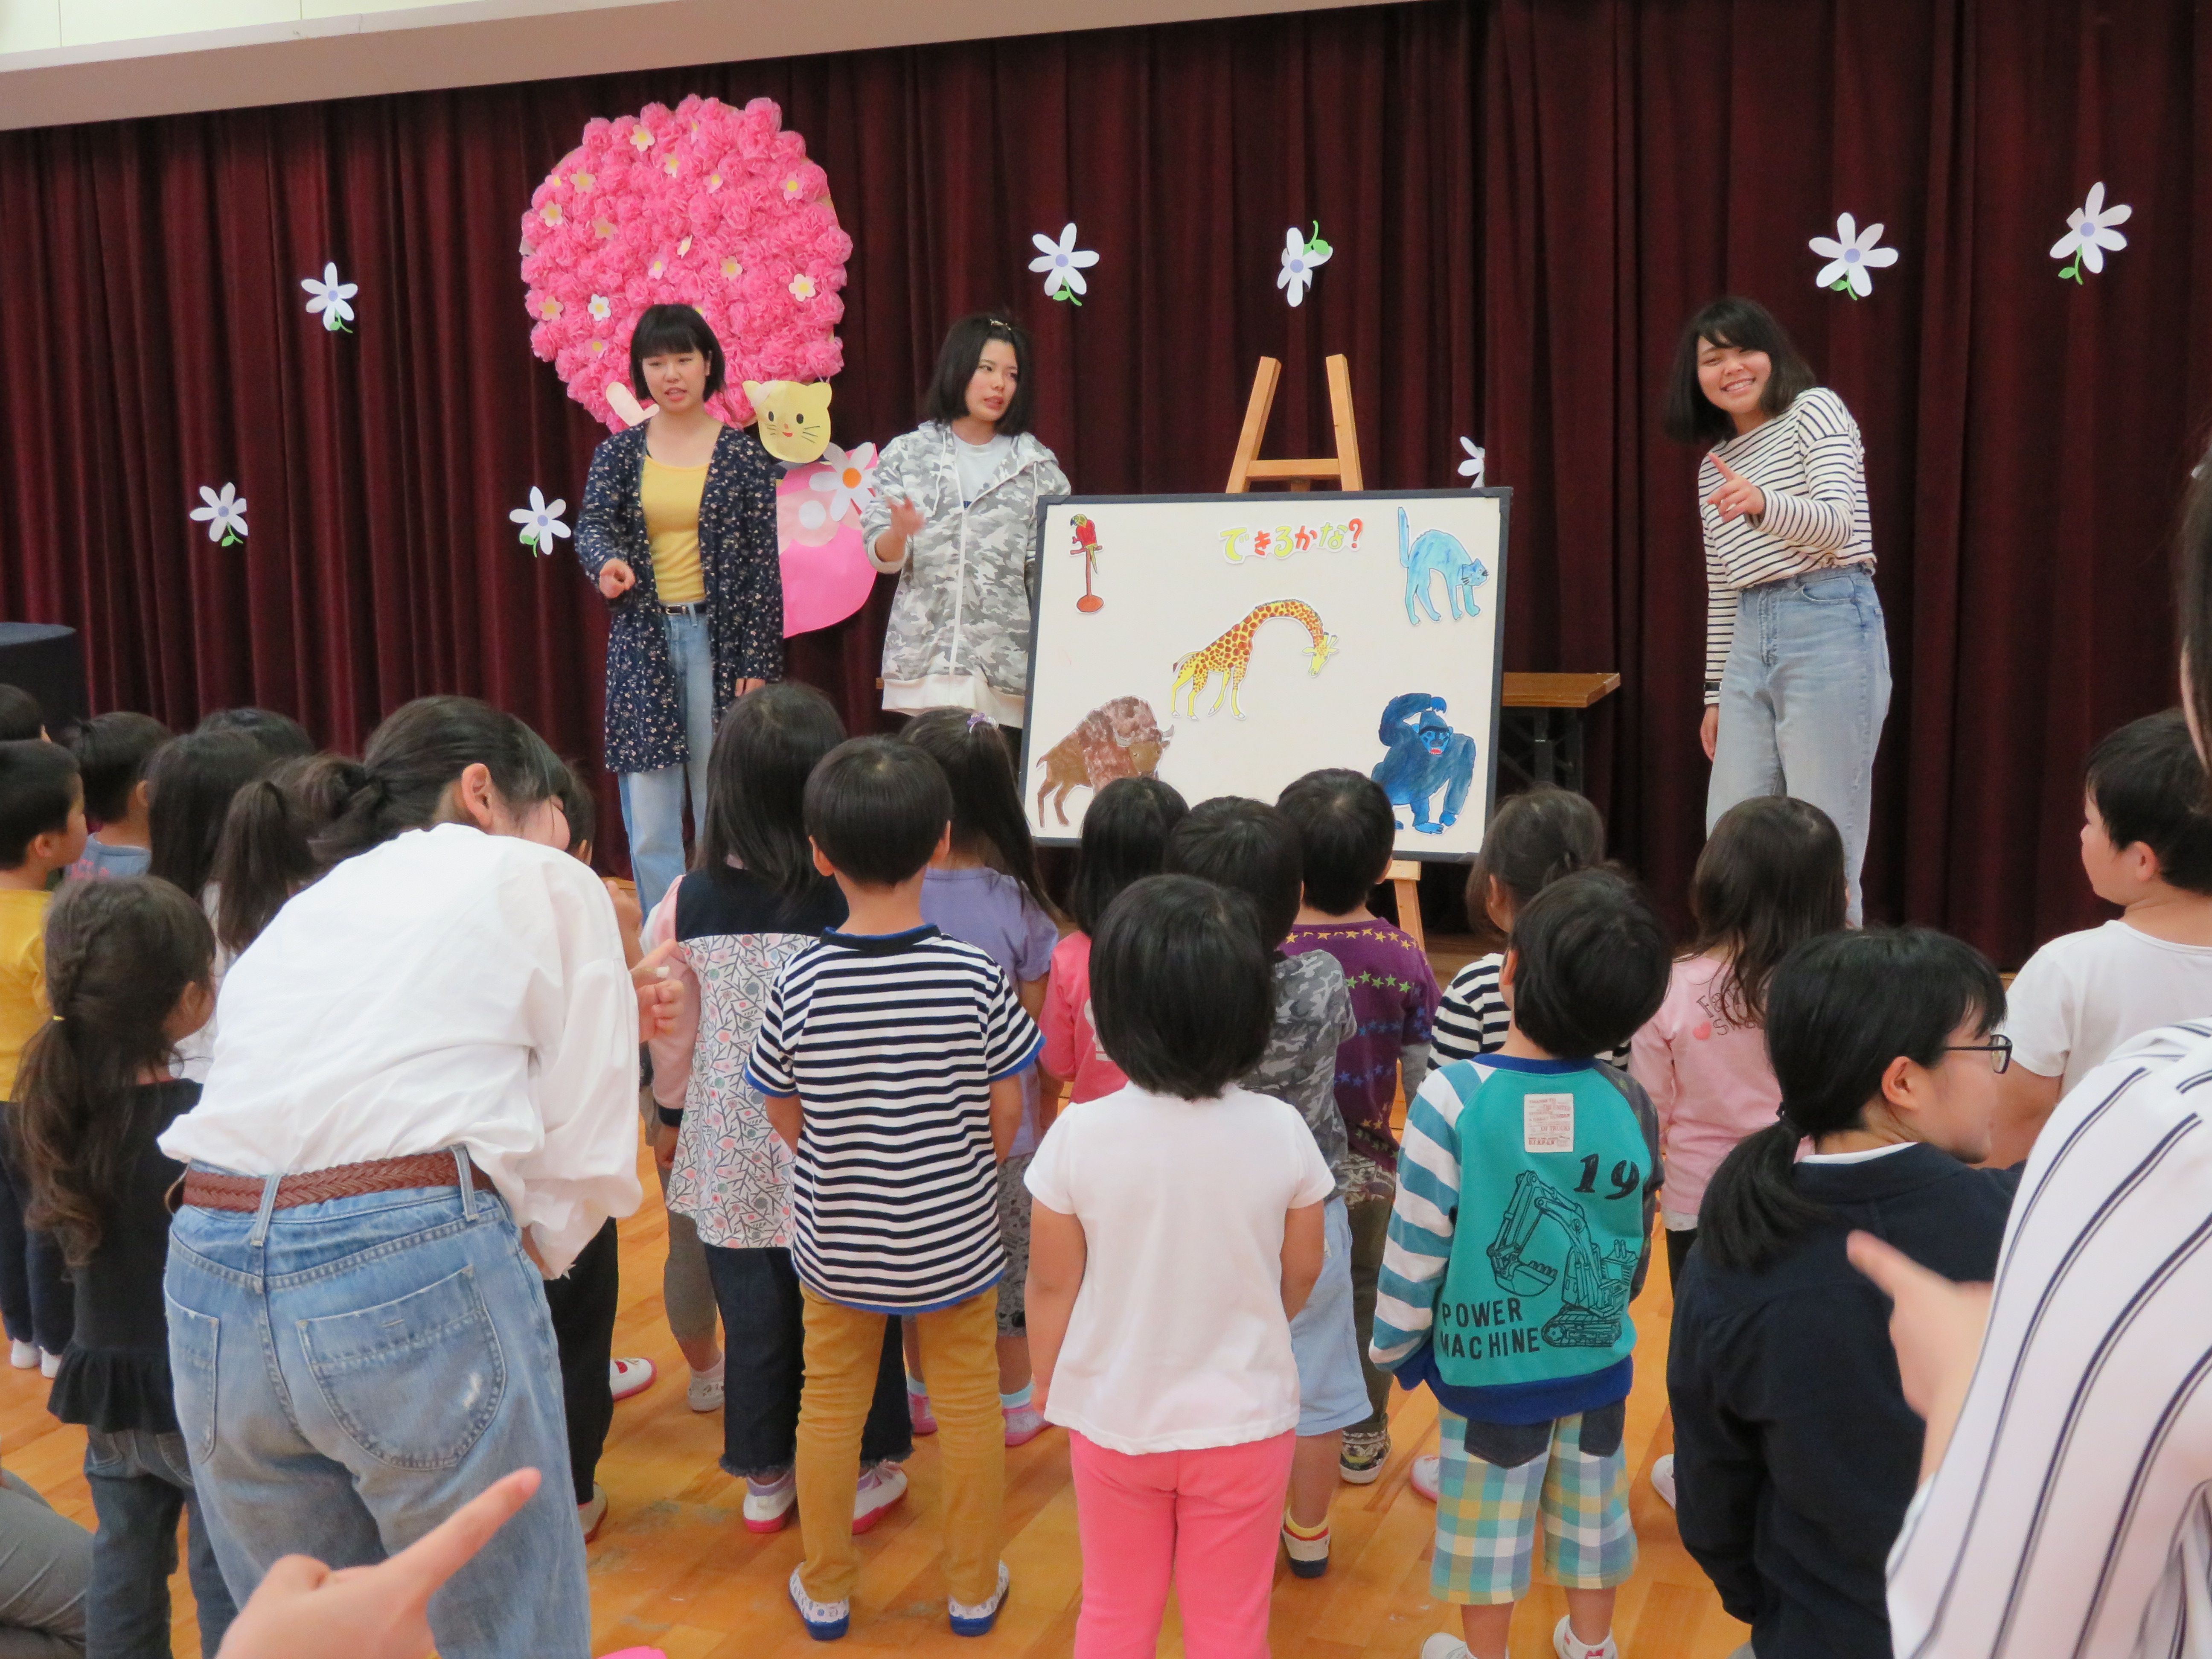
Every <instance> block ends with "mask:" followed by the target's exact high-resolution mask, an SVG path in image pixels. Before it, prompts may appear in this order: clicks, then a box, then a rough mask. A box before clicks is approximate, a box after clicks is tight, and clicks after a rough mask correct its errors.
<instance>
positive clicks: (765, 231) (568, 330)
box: [522, 97, 853, 432]
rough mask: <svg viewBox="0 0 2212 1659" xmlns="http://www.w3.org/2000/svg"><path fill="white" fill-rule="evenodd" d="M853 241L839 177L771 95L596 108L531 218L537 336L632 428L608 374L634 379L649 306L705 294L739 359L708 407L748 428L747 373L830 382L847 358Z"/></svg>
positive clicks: (528, 241)
mask: <svg viewBox="0 0 2212 1659" xmlns="http://www.w3.org/2000/svg"><path fill="white" fill-rule="evenodd" d="M852 252H853V239H852V238H851V237H849V236H848V235H847V234H845V233H844V232H843V231H842V229H840V228H838V224H837V210H836V207H835V206H834V205H832V204H831V203H830V200H829V179H828V178H827V177H826V175H824V174H823V171H822V169H821V168H820V167H817V165H815V163H813V162H812V161H808V160H807V159H806V143H805V140H804V139H803V138H801V137H799V135H798V134H797V133H795V132H787V131H784V128H783V112H782V111H781V110H780V109H778V108H777V107H776V106H775V103H774V102H773V101H772V100H769V99H766V98H756V99H754V100H752V102H750V104H747V105H746V106H744V108H743V109H742V110H739V109H732V107H731V106H729V105H727V104H725V103H723V102H722V101H721V100H720V99H718V98H697V97H692V98H686V99H685V100H684V101H683V102H682V103H681V104H678V106H676V107H675V108H674V109H672V110H671V109H670V108H669V107H668V106H666V105H665V104H648V105H647V106H646V107H645V109H644V110H643V112H641V113H640V114H637V115H618V116H617V117H615V118H613V119H612V120H605V119H598V120H593V121H592V122H590V123H588V124H587V125H586V126H585V128H584V137H583V142H582V143H580V144H579V145H578V146H577V147H576V148H575V149H573V150H571V151H569V152H568V155H565V156H563V157H562V160H561V164H560V166H558V167H556V168H554V170H553V171H552V172H551V173H549V174H547V175H546V178H545V181H544V183H543V184H541V185H538V188H537V190H536V191H534V192H533V193H532V196H531V198H530V210H529V211H528V212H527V213H526V214H524V215H523V216H522V279H523V281H524V283H526V284H527V285H528V289H529V292H528V295H527V296H526V301H525V305H526V308H527V309H528V311H529V313H530V317H531V320H532V328H531V331H530V345H531V349H532V350H533V351H535V352H536V353H537V354H538V356H540V357H543V358H544V359H546V360H547V361H548V362H550V363H551V364H552V365H553V366H554V368H556V370H557V371H558V372H559V374H560V375H561V378H562V380H564V381H566V382H567V383H568V395H569V396H570V397H572V398H574V399H575V400H576V401H577V402H578V403H580V404H583V406H584V407H585V408H586V409H588V410H591V411H592V414H593V415H594V416H597V417H598V418H599V419H600V420H601V421H604V422H605V423H606V424H607V426H608V428H610V429H611V430H613V431H617V432H619V431H621V430H622V429H623V421H622V419H621V417H620V416H617V414H616V413H615V411H614V410H613V409H612V408H611V406H610V405H609V404H608V402H607V392H606V388H607V383H608V382H609V381H610V380H623V381H627V380H629V337H630V331H631V330H632V329H634V328H635V326H636V325H637V319H638V318H639V316H640V315H641V314H642V313H643V312H644V310H645V308H646V307H647V306H652V305H664V304H671V303H681V304H686V305H692V306H696V307H698V308H699V313H700V314H701V315H702V316H703V317H704V318H706V319H707V324H708V327H710V328H712V329H713V330H714V336H715V337H716V338H717V339H719V340H720V342H721V343H722V349H723V352H724V353H725V354H726V356H727V358H728V360H729V361H728V364H727V369H726V378H725V383H724V385H723V388H722V391H721V392H720V393H719V394H718V395H717V396H716V397H714V398H712V399H710V400H709V404H710V407H712V408H713V409H714V412H715V413H716V414H718V415H720V416H721V417H722V418H723V419H724V420H726V421H728V422H732V424H734V425H738V426H744V425H749V424H750V422H751V421H752V418H753V411H752V408H751V406H750V404H748V403H747V402H746V401H745V396H744V389H743V385H744V381H746V380H762V381H766V380H828V379H829V377H830V376H831V375H833V374H836V372H837V371H838V370H839V369H840V368H843V367H844V362H845V356H844V349H843V347H842V345H840V344H839V343H838V340H837V336H836V325H837V323H838V320H839V319H841V318H842V317H843V316H844V314H845V305H844V301H842V300H841V299H839V298H838V297H837V295H838V291H839V290H840V289H842V288H843V287H844V286H845V261H846V260H847V259H848V258H850V257H851V255H852Z"/></svg>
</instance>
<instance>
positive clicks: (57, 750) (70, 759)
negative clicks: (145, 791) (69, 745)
mask: <svg viewBox="0 0 2212 1659" xmlns="http://www.w3.org/2000/svg"><path fill="white" fill-rule="evenodd" d="M82 787H83V786H82V784H81V783H80V782H79V781H78V779H77V770H76V756H74V755H72V754H70V751H69V750H66V749H64V748H63V747H62V746H61V744H58V743H49V742H47V741H46V739H45V738H21V739H19V740H18V741H16V742H15V743H0V870H19V869H21V867H22V865H23V860H25V859H26V858H27V857H28V856H29V855H30V851H31V843H32V842H34V841H36V840H37V839H38V838H39V837H40V836H43V835H46V833H48V832H49V831H58V830H64V829H68V828H69V822H70V808H71V807H73V806H75V805H76V804H77V801H78V799H79V793H80V791H81V790H82Z"/></svg>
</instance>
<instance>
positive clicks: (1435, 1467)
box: [1406, 1452, 1444, 1504]
mask: <svg viewBox="0 0 2212 1659" xmlns="http://www.w3.org/2000/svg"><path fill="white" fill-rule="evenodd" d="M1443 1467H1444V1460H1443V1458H1441V1457H1439V1456H1437V1455H1435V1454H1434V1453H1433V1452H1432V1453H1431V1454H1430V1455H1428V1456H1426V1457H1417V1458H1415V1459H1414V1460H1413V1473H1412V1474H1409V1475H1407V1478H1406V1484H1407V1486H1411V1487H1413V1490H1414V1491H1415V1492H1419V1493H1420V1494H1421V1496H1422V1497H1424V1498H1427V1499H1428V1500H1429V1502H1431V1504H1433V1503H1435V1502H1436V1501H1437V1486H1439V1485H1440V1484H1442V1481H1443Z"/></svg>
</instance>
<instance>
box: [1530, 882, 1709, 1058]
mask: <svg viewBox="0 0 2212 1659" xmlns="http://www.w3.org/2000/svg"><path fill="white" fill-rule="evenodd" d="M1512 951H1513V955H1514V962H1513V1024H1514V1025H1515V1027H1516V1029H1517V1030H1519V1031H1520V1033H1521V1035H1522V1036H1525V1037H1527V1038H1528V1040H1529V1041H1530V1042H1533V1043H1534V1044H1535V1045H1536V1046H1537V1047H1538V1048H1541V1049H1542V1050H1543V1051H1544V1052H1545V1053H1546V1054H1551V1055H1553V1057H1554V1058H1557V1059H1560V1060H1588V1059H1589V1058H1591V1057H1592V1056H1593V1055H1596V1054H1603V1053H1605V1052H1606V1051H1607V1049H1610V1048H1619V1047H1620V1045H1621V1044H1622V1043H1624V1042H1627V1041H1628V1039H1629V1038H1630V1037H1632V1036H1634V1035H1635V1034H1636V1032H1637V1030H1638V1028H1639V1027H1641V1026H1642V1025H1643V1024H1644V1022H1645V1021H1646V1020H1648V1019H1650V1018H1651V1016H1652V1015H1654V1014H1656V1013H1657V1012H1659V1005H1660V1004H1661V1003H1662V1002H1663V1001H1664V1000H1666V997H1667V981H1668V975H1670V974H1671V972H1672V971H1673V966H1674V950H1673V948H1672V946H1671V945H1670V944H1669V942H1668V938H1667V928H1666V925H1665V924H1664V923H1663V922H1662V921H1660V920H1659V913H1658V912H1657V911H1656V910H1654V909H1653V908H1651V901H1650V899H1648V898H1646V897H1645V896H1644V892H1643V890H1642V889H1641V888H1639V887H1638V886H1637V884H1635V883H1634V882H1632V881H1631V880H1629V879H1628V878H1627V877H1626V876H1624V875H1622V874H1621V873H1620V872H1619V871H1617V870H1607V869H1590V870H1577V872H1575V873H1574V874H1572V875H1571V876H1562V877H1560V878H1559V880H1557V881H1555V882H1553V884H1551V885H1550V886H1548V887H1547V888H1545V889H1544V890H1543V891H1542V892H1541V893H1539V894H1537V895H1536V896H1535V897H1534V898H1532V899H1530V900H1529V901H1528V903H1527V904H1525V905H1523V906H1522V908H1521V909H1520V910H1519V911H1518V912H1517V913H1516V915H1515V916H1514V918H1513V941H1512Z"/></svg>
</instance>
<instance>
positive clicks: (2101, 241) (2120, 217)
mask: <svg viewBox="0 0 2212 1659" xmlns="http://www.w3.org/2000/svg"><path fill="white" fill-rule="evenodd" d="M2134 212H2135V210H2134V209H2133V208H2131V207H2130V206H2129V205H2128V204H2126V203H2124V202H2122V203H2120V204H2118V205H2116V206H2113V207H2106V205H2105V185H2104V181H2103V180H2102V179H2100V180H2099V181H2098V182H2097V183H2095V184H2093V185H2090V186H2089V199H2088V200H2087V201H2086V202H2084V203H2083V204H2081V206H2080V207H2078V208H2076V209H2075V210H2074V211H2073V212H2071V213H2069V214H2068V215H2067V216H2066V234H2064V235H2063V236H2062V237H2060V238H2059V239H2058V240H2057V241H2055V242H2053V243H2052V244H2051V258H2054V259H2063V258H2066V257H2067V256H2068V255H2069V254H2071V255H2073V256H2074V259H2073V263H2072V264H2069V265H2068V266H2066V267H2065V268H2064V269H2063V270H2061V271H2060V272H2059V273H2058V274H2059V276H2061V277H2062V278H2063V277H2068V276H2070V277H2072V278H2073V279H2074V280H2075V282H2077V283H2078V282H2080V281H2081V271H2082V269H2083V267H2085V266H2086V267H2087V269H2089V270H2104V268H2105V250H2106V248H2112V249H2115V250H2117V249H2119V248H2124V247H2125V246H2127V245H2128V239H2127V238H2126V237H2124V236H2123V235H2121V234H2120V233H2119V232H2118V231H2117V230H2114V229H2113V228H2112V227H2113V226H2114V225H2124V224H2125V223H2127V222H2128V219H2129V217H2130V215H2132V214H2133V213H2134Z"/></svg>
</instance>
